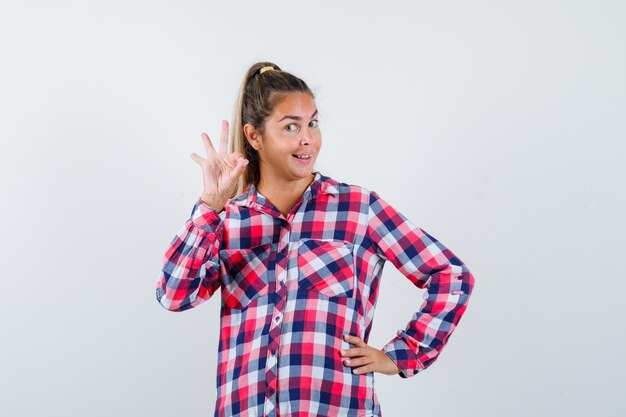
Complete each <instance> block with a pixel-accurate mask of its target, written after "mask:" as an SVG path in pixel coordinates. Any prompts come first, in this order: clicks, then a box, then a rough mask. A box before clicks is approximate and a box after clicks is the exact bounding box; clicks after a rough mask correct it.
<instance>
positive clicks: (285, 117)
mask: <svg viewBox="0 0 626 417" xmlns="http://www.w3.org/2000/svg"><path fill="white" fill-rule="evenodd" d="M316 114H317V109H315V111H314V112H313V114H312V115H311V119H312V118H314V117H315V115H316ZM285 119H293V120H302V117H300V116H292V115H289V114H288V115H287V116H284V117H283V118H282V119H280V120H279V121H278V123H280V122H282V121H283V120H285Z"/></svg>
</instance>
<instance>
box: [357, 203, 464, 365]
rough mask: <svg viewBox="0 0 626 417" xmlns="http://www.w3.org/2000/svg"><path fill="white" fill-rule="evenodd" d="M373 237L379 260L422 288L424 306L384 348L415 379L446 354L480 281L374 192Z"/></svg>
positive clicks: (370, 221) (370, 224)
mask: <svg viewBox="0 0 626 417" xmlns="http://www.w3.org/2000/svg"><path fill="white" fill-rule="evenodd" d="M368 235H369V238H370V240H371V241H372V243H373V245H374V247H375V248H376V251H377V253H378V255H379V256H381V257H382V258H383V259H385V260H389V261H391V263H392V264H393V265H394V266H395V267H396V268H397V269H398V270H399V271H400V272H401V273H402V274H403V275H405V276H406V277H407V278H408V279H409V280H410V281H411V282H412V283H413V284H414V285H415V286H417V287H418V288H424V289H426V293H425V294H424V301H423V303H422V305H421V307H420V310H419V311H417V312H416V313H415V314H414V315H413V317H412V319H411V321H409V323H408V324H407V326H406V328H405V329H404V330H398V332H397V335H396V336H395V337H394V338H393V339H392V340H391V341H390V342H389V343H387V344H386V345H385V346H384V347H383V349H382V350H383V352H385V353H386V354H387V355H388V356H389V357H390V358H391V359H392V360H393V361H394V362H395V363H396V364H397V365H398V367H399V368H400V376H401V377H403V378H407V377H411V376H413V375H415V374H417V373H418V372H420V371H422V370H424V369H426V368H427V367H429V366H430V365H431V364H432V363H433V362H434V361H435V360H436V359H437V357H438V355H439V354H440V353H441V350H442V349H443V348H444V346H445V345H446V342H447V341H448V338H449V337H450V335H451V334H452V332H453V330H454V329H455V327H456V325H457V324H458V322H459V320H460V319H461V316H462V315H463V313H464V312H465V309H466V308H467V304H468V301H469V297H470V294H471V292H472V288H473V286H474V277H473V275H472V273H471V272H470V271H469V270H468V268H467V266H466V265H465V264H464V263H463V262H462V261H461V260H460V259H459V258H458V257H457V256H456V255H455V254H454V253H452V251H451V250H450V249H448V248H446V247H445V246H444V245H443V244H442V243H441V242H439V241H438V240H437V239H435V238H434V237H433V236H431V235H429V234H428V233H426V232H425V231H424V230H422V229H421V228H419V227H417V226H415V225H414V224H413V223H411V222H410V221H409V220H408V219H407V218H406V217H405V216H404V215H402V214H401V213H400V212H398V211H396V210H395V209H394V208H393V207H392V206H390V205H389V204H388V203H387V202H386V201H384V200H383V199H382V198H380V197H379V196H378V194H377V193H376V192H374V191H371V192H370V205H369V215H368Z"/></svg>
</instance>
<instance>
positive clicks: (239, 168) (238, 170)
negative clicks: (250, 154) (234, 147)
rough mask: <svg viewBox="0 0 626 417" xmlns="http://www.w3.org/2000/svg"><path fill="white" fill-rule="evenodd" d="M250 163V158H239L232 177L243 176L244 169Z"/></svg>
mask: <svg viewBox="0 0 626 417" xmlns="http://www.w3.org/2000/svg"><path fill="white" fill-rule="evenodd" d="M247 165H248V160H247V159H245V158H240V159H238V160H237V165H236V166H235V168H234V169H233V171H232V177H233V178H234V179H236V180H237V179H239V177H240V176H241V174H243V171H244V169H245V168H246V166H247Z"/></svg>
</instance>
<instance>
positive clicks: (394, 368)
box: [339, 335, 400, 375]
mask: <svg viewBox="0 0 626 417" xmlns="http://www.w3.org/2000/svg"><path fill="white" fill-rule="evenodd" d="M344 340H345V341H346V342H348V343H352V344H353V345H356V347H354V348H351V349H346V350H343V351H341V352H339V353H340V355H341V356H342V357H343V358H345V359H343V363H344V364H345V365H346V366H350V367H352V368H356V369H354V373H355V374H364V373H367V372H380V373H381V374H385V375H395V374H398V373H400V368H398V365H396V363H395V362H394V361H393V360H392V359H391V358H390V357H389V356H387V354H386V353H385V352H383V351H382V350H379V349H376V348H373V347H371V346H368V345H367V344H365V342H363V341H362V340H361V339H360V338H358V337H356V336H349V335H344Z"/></svg>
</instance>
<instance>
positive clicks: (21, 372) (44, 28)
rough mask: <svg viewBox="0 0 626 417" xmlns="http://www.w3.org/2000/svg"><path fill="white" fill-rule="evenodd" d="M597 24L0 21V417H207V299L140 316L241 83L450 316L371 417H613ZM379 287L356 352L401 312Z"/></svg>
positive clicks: (348, 19) (1, 5) (398, 291)
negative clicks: (287, 117) (428, 274)
mask: <svg viewBox="0 0 626 417" xmlns="http://www.w3.org/2000/svg"><path fill="white" fill-rule="evenodd" d="M625 17H626V6H625V5H624V3H623V2H620V1H549V0H542V1H518V2H507V1H414V2H408V1H407V2H391V1H390V2H386V3H384V5H383V2H363V1H344V2H329V1H328V2H327V1H315V2H313V1H308V2H298V3H296V2H288V1H271V0H267V1H264V2H260V1H236V2H208V1H205V2H201V1H178V2H165V1H142V2H139V1H134V2H133V1H113V0H109V1H106V2H105V1H89V2H79V1H73V2H71V1H57V2H44V1H39V2H37V1H30V2H27V1H15V2H12V1H6V0H2V1H1V2H0V106H1V107H0V140H1V148H0V173H1V177H0V178H1V179H0V181H1V182H0V186H1V190H0V192H1V196H2V197H1V203H0V210H1V214H2V215H1V217H0V222H1V223H0V227H1V229H0V230H1V231H2V243H1V245H2V246H1V248H0V265H1V268H2V269H1V272H0V279H1V283H2V286H1V289H2V301H1V302H0V329H1V342H0V353H1V354H0V415H1V416H7V417H10V416H16V417H17V416H64V417H73V416H76V417H78V416H81V417H82V416H117V417H122V416H172V415H178V416H207V415H212V413H213V406H214V401H215V393H214V390H215V367H216V353H217V340H218V339H217V338H218V314H219V299H212V300H210V301H208V302H207V303H204V304H203V305H201V306H199V307H198V308H196V309H194V310H191V311H188V312H185V313H180V314H177V313H171V312H168V311H166V310H164V309H163V308H162V307H160V306H159V305H158V303H157V302H156V300H155V296H154V290H155V285H156V280H157V279H158V276H159V272H160V268H161V262H162V256H163V253H164V251H165V248H166V247H167V245H168V243H169V241H170V239H171V238H172V237H173V236H174V233H175V232H176V231H177V230H178V228H179V227H180V226H182V224H183V223H184V221H185V220H186V219H187V218H188V216H189V214H190V211H191V208H192V206H193V203H194V202H195V199H196V198H197V196H198V195H199V192H200V191H201V173H200V170H199V167H198V166H197V165H196V164H195V163H194V162H193V161H192V160H191V158H190V156H189V155H190V153H191V152H198V153H200V152H202V144H201V141H200V136H199V135H200V132H201V131H207V132H208V133H209V135H210V136H212V137H214V138H217V137H218V136H219V126H220V124H219V123H220V120H221V119H223V118H227V119H230V117H231V114H232V107H233V104H234V101H235V95H236V93H237V89H238V88H239V84H240V82H241V78H242V76H243V74H244V72H245V70H246V69H247V68H248V66H249V65H250V64H252V63H254V62H256V61H258V60H270V61H273V62H275V63H277V64H278V65H280V66H281V67H282V68H283V69H285V70H287V71H290V72H292V73H294V74H296V75H298V76H300V77H301V78H303V79H304V80H306V81H307V82H308V83H309V85H310V86H311V87H312V88H313V89H314V90H315V92H316V94H317V104H318V107H319V109H320V112H321V125H320V126H321V128H322V132H323V138H324V145H323V148H322V154H321V156H320V159H319V160H318V161H319V162H318V168H319V169H320V170H322V171H323V172H325V173H326V174H328V175H331V176H333V177H335V178H337V179H339V180H341V181H344V182H348V183H355V184H359V185H362V186H364V187H366V188H369V189H373V190H375V191H377V192H378V193H379V194H380V195H381V196H382V197H383V198H385V199H386V200H388V201H389V202H390V203H392V204H393V205H394V206H395V207H396V208H398V209H399V210H401V211H402V212H403V213H404V214H405V215H406V216H407V217H409V218H410V219H411V220H412V221H413V222H414V223H416V224H417V225H419V226H420V227H422V228H424V229H425V230H426V231H428V232H429V233H431V234H432V235H434V236H435V237H437V238H438V239H439V240H440V241H441V242H442V243H444V244H445V245H446V246H448V247H449V248H450V249H452V250H453V251H454V252H455V253H456V254H457V255H458V256H459V257H460V258H461V259H462V260H463V261H464V262H465V263H466V264H467V265H468V266H469V268H470V269H471V270H472V272H473V273H474V275H475V277H476V287H475V292H474V295H473V297H472V299H471V301H470V305H469V308H468V310H467V312H466V314H465V316H464V317H463V319H462V320H461V322H460V324H459V327H458V328H457V330H456V331H455V333H454V334H453V336H452V337H451V338H450V342H449V344H448V346H447V347H446V349H444V351H443V353H442V355H441V356H440V358H439V360H438V361H437V362H436V363H435V364H434V365H433V366H432V367H431V368H430V369H428V370H427V371H425V372H424V373H421V374H419V375H417V376H415V377H413V378H410V379H406V380H403V379H401V378H399V377H396V376H394V377H391V376H385V375H377V386H376V389H377V393H378V396H379V399H380V401H381V405H382V410H383V414H384V416H385V417H403V416H457V415H461V414H462V415H464V416H481V417H482V416H550V417H553V416H592V415H593V416H618V415H620V416H621V415H624V412H625V406H624V402H623V398H620V397H621V396H622V395H623V393H624V383H623V375H624V374H625V372H626V366H625V363H626V362H625V361H624V360H623V352H624V351H625V350H626V349H625V348H626V346H625V345H626V343H625V341H626V337H625V336H626V326H625V325H624V319H625V318H626V317H625V315H624V311H623V306H622V305H621V304H622V303H623V298H624V293H625V291H626V284H625V278H626V277H625V273H624V267H623V265H624V264H623V262H622V261H620V259H621V255H622V252H623V249H624V248H625V245H624V240H623V239H624V236H625V232H626V230H625V229H626V220H625V217H626V195H625V192H624V189H625V186H624V183H625V181H624V180H625V179H626V178H625V177H626V173H625V170H624V165H625V164H624V157H625V146H624V143H623V141H624V139H625V130H626V129H625V124H624V116H625V115H626V95H625V93H626V88H625V77H624V74H626V59H625V48H624V39H626V29H625V25H624V22H625ZM421 301H422V300H421V294H420V293H419V291H418V290H417V289H416V288H414V287H413V286H412V285H411V284H410V282H409V281H408V280H406V279H405V278H404V277H403V276H402V275H400V274H399V273H398V272H397V271H396V270H395V269H394V268H393V266H392V265H391V264H387V266H386V267H385V272H384V276H383V284H382V289H381V294H380V299H379V305H378V310H377V316H376V320H375V322H374V327H373V331H372V335H371V338H370V344H372V345H374V346H377V347H382V346H383V345H384V344H385V343H386V342H387V341H388V340H389V339H391V338H392V337H393V336H394V335H395V332H396V330H397V329H399V328H403V327H404V326H405V324H406V322H408V320H409V319H410V318H411V314H412V312H413V311H414V310H415V309H416V308H418V307H419V305H420V304H421Z"/></svg>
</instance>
